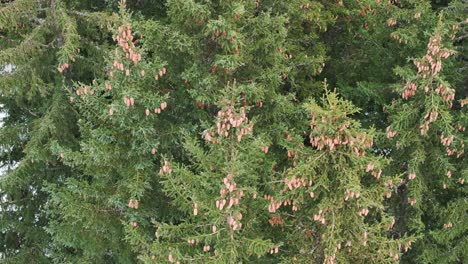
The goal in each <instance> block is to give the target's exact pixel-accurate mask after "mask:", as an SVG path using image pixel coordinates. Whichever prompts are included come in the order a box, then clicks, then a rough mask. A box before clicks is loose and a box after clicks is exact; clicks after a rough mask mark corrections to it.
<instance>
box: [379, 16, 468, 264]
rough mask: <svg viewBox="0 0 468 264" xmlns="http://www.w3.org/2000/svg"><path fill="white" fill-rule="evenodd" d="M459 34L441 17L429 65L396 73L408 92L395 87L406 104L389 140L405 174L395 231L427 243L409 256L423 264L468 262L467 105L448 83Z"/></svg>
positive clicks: (393, 110)
mask: <svg viewBox="0 0 468 264" xmlns="http://www.w3.org/2000/svg"><path fill="white" fill-rule="evenodd" d="M457 27H458V26H457V24H451V23H447V22H445V21H444V20H443V16H442V15H441V16H440V19H439V23H438V25H437V27H436V29H435V30H434V33H433V34H432V35H431V37H430V38H429V41H428V43H427V51H426V54H425V55H424V57H422V58H417V59H414V60H413V64H414V66H413V67H410V66H407V67H404V68H403V67H402V68H397V69H396V72H397V74H399V75H400V76H401V77H402V78H403V79H404V82H405V84H404V85H403V86H399V87H398V86H397V89H396V90H397V92H399V93H400V94H401V99H398V100H395V101H394V102H393V103H392V105H391V106H390V107H389V111H390V118H391V125H390V126H389V127H388V128H387V138H393V137H395V138H396V139H395V140H396V142H395V146H396V149H395V153H394V154H393V155H392V156H394V157H395V164H394V166H395V167H396V168H395V170H396V171H397V172H399V173H404V174H406V175H405V178H403V179H402V180H401V182H400V184H399V185H398V189H397V190H398V192H399V195H398V197H397V203H398V206H397V211H398V215H399V216H400V217H399V219H398V221H397V225H396V231H397V232H398V233H400V234H402V233H406V232H410V233H415V234H421V235H423V237H422V238H421V239H420V240H419V241H418V243H417V244H416V245H417V247H416V248H415V249H414V252H410V253H411V254H409V255H408V257H412V256H415V255H416V259H417V260H418V261H421V262H437V263H452V262H453V263H456V262H460V261H462V262H463V260H466V259H467V257H468V256H467V255H466V254H467V253H466V250H465V249H466V246H467V242H468V240H467V238H466V236H465V235H464V233H465V232H466V230H467V224H466V223H467V220H468V218H467V217H468V215H467V213H466V206H467V204H466V195H467V193H466V187H465V186H464V184H465V180H466V177H467V175H466V172H467V171H466V169H467V168H466V158H465V155H464V149H465V143H466V132H465V126H466V109H463V107H464V105H465V104H466V99H461V100H455V98H456V95H457V90H458V91H459V92H461V91H462V90H461V89H457V88H456V87H454V86H453V84H452V83H450V82H449V81H448V80H447V79H446V77H445V73H446V72H447V70H446V69H445V68H446V67H447V68H450V64H451V63H453V60H452V59H451V57H455V56H454V53H455V51H454V50H453V49H451V43H450V42H451V40H450V39H453V38H454V37H452V38H450V35H452V36H455V35H454V34H456V29H457ZM449 74H450V73H449ZM465 108H466V107H465Z"/></svg>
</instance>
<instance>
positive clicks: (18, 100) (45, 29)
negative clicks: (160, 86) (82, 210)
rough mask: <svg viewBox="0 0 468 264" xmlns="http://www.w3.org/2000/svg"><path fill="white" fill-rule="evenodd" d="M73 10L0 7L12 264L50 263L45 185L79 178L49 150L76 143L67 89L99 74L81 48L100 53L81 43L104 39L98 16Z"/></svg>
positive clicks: (4, 220)
mask: <svg viewBox="0 0 468 264" xmlns="http://www.w3.org/2000/svg"><path fill="white" fill-rule="evenodd" d="M68 4H69V3H67V2H66V1H60V0H51V1H32V0H18V1H2V3H1V4H0V36H1V37H0V96H1V97H0V100H1V102H0V104H1V111H2V113H4V114H5V117H3V118H2V126H1V128H0V138H1V144H2V148H1V166H2V168H4V170H2V174H5V175H2V177H1V181H0V200H1V204H0V212H1V216H0V255H1V256H2V257H6V258H7V259H6V262H7V263H28V262H29V261H31V259H34V260H35V261H36V262H37V263H46V262H47V256H46V255H47V252H48V248H49V245H50V236H49V235H48V234H47V233H46V232H45V230H44V227H45V226H46V225H47V224H48V221H49V218H48V217H47V216H46V213H45V210H44V207H45V204H46V203H47V200H48V195H47V194H46V193H45V192H44V190H43V187H44V182H46V181H50V182H58V183H60V182H62V181H63V179H64V178H66V177H69V176H70V175H72V170H71V169H70V168H69V167H66V166H63V165H62V164H61V163H60V162H58V161H57V159H56V156H54V155H52V153H51V151H50V148H49V147H50V145H51V141H53V140H57V141H59V142H61V144H63V145H67V146H70V147H72V146H75V145H76V144H77V143H76V137H77V135H78V131H77V126H76V118H75V112H74V111H73V109H72V108H71V107H70V104H69V103H68V100H69V99H68V98H69V97H68V95H67V89H69V86H68V85H69V83H70V80H71V79H73V78H78V79H80V78H83V76H86V75H88V74H90V73H92V72H93V68H94V67H93V66H91V65H93V64H94V63H95V62H92V63H89V62H88V61H87V59H85V58H83V57H82V56H81V55H80V54H79V49H81V51H82V52H84V53H85V54H88V55H91V54H92V52H94V54H93V55H95V56H96V57H99V52H96V49H95V46H96V45H90V44H89V43H86V44H85V45H82V44H83V43H82V42H80V41H81V40H86V41H89V40H91V39H99V37H98V36H99V35H94V34H95V33H96V31H97V30H95V29H93V27H94V26H96V24H94V22H93V23H91V22H90V21H92V20H93V18H95V17H97V14H92V13H89V12H86V11H84V12H77V13H74V12H70V10H68V8H67V5H68ZM82 8H84V9H86V8H89V3H88V6H86V4H85V3H84V2H83V5H82ZM73 11H81V10H73ZM93 15H95V16H94V17H93ZM108 17H109V16H108V15H107V14H104V13H102V14H100V18H101V20H100V22H101V23H102V24H105V23H106V22H105V21H107V20H108V19H107V18H108ZM77 21H80V23H82V25H83V26H82V27H81V28H80V25H78V22H77ZM102 24H101V25H102ZM90 25H92V26H90ZM80 33H81V36H80ZM91 35H93V37H90V36H91ZM86 41H85V42H86ZM72 64H73V66H71V65H72ZM70 66H71V67H73V72H72V71H71V70H70ZM77 69H80V70H77Z"/></svg>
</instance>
